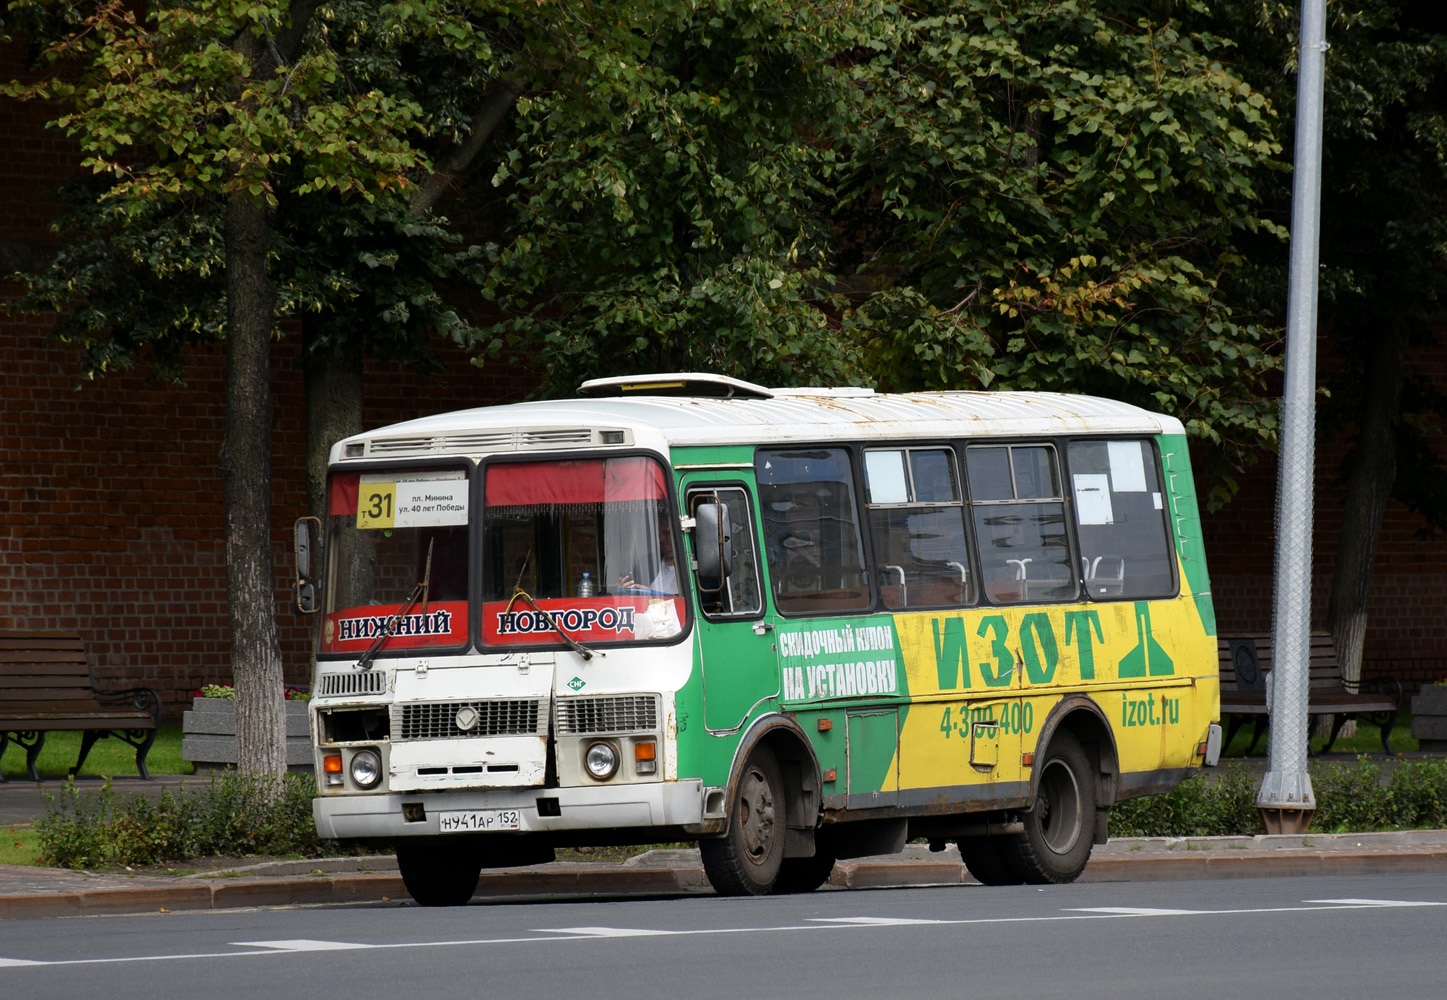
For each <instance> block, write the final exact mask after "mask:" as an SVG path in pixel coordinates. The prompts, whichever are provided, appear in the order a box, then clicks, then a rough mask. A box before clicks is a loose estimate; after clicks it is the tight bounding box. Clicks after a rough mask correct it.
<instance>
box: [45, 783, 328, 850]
mask: <svg viewBox="0 0 1447 1000" xmlns="http://www.w3.org/2000/svg"><path fill="white" fill-rule="evenodd" d="M271 791H272V787H271V786H270V784H269V783H268V782H266V781H264V780H262V779H259V778H256V777H253V776H248V775H245V774H242V773H240V772H236V771H224V772H222V773H221V774H219V775H218V776H217V777H215V778H213V779H212V780H211V781H210V782H209V783H208V784H205V785H194V786H183V787H182V788H181V789H180V790H179V791H178V792H172V791H171V790H170V789H162V791H161V795H160V797H159V798H158V799H156V800H155V801H152V800H151V799H149V798H147V797H146V796H144V795H118V794H116V792H115V790H114V789H113V787H112V786H111V784H110V782H106V784H105V785H104V786H103V787H102V788H100V789H98V790H97V791H94V792H81V791H79V790H78V789H77V788H76V787H75V785H74V783H72V782H70V781H67V782H66V783H65V784H64V785H63V786H61V789H60V792H59V794H58V795H53V796H48V799H49V802H48V805H47V812H46V815H45V816H43V817H41V818H40V819H38V820H37V821H36V823H35V832H36V839H37V840H38V841H39V843H40V858H39V860H40V862H41V864H46V865H55V866H58V867H64V868H101V867H109V866H113V865H151V864H161V863H163V862H168V861H185V860H187V859H190V858H201V857H206V856H208V855H241V856H244V855H270V856H298V855H299V856H302V857H320V856H323V855H326V854H334V853H337V845H336V844H335V843H332V842H329V841H324V840H322V839H321V838H319V837H318V836H317V833H316V827H315V825H314V824H313V822H312V809H311V800H312V796H313V794H314V791H315V789H314V785H313V781H312V778H311V776H310V775H303V774H287V775H285V777H284V780H283V781H282V784H281V787H280V789H279V790H277V792H276V794H275V795H272V794H270V792H271Z"/></svg>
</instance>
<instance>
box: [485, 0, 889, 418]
mask: <svg viewBox="0 0 1447 1000" xmlns="http://www.w3.org/2000/svg"><path fill="white" fill-rule="evenodd" d="M629 9H630V11H631V12H632V14H631V19H634V20H636V19H637V18H642V19H643V20H644V21H645V22H646V23H647V25H648V29H647V32H646V33H645V32H643V31H641V30H634V31H629V32H624V33H618V32H611V31H597V32H593V33H588V34H586V35H580V36H578V37H577V38H576V39H575V41H576V43H577V47H576V48H575V49H574V50H573V51H572V52H571V53H570V59H569V63H568V65H567V66H566V67H565V68H564V69H563V70H562V71H560V72H558V73H556V74H555V75H554V76H553V78H552V80H551V82H550V84H549V85H547V86H543V87H540V88H538V89H536V90H535V91H534V92H532V93H529V94H528V95H527V96H526V97H525V98H524V99H523V100H521V101H520V102H519V104H518V108H517V115H516V120H515V122H514V129H515V132H516V138H515V142H514V144H513V145H512V147H511V148H510V149H509V151H508V155H507V158H506V159H505V160H504V161H503V162H502V163H500V164H499V165H498V167H497V170H496V172H495V174H494V176H493V184H494V185H495V186H496V187H497V189H498V190H499V191H500V192H501V193H502V195H503V197H504V198H505V199H506V208H507V210H508V217H507V222H506V225H505V236H504V238H501V239H499V240H498V241H497V242H495V243H494V244H492V245H491V246H490V247H489V248H488V252H489V259H490V262H491V264H492V269H491V271H490V273H489V275H488V278H487V288H488V294H489V297H490V298H492V299H493V300H494V301H495V302H496V304H497V307H498V310H499V312H500V314H501V318H500V319H499V321H498V322H497V323H496V324H495V325H494V326H493V327H492V331H493V333H494V334H496V335H497V336H498V337H499V338H503V339H506V340H507V341H509V342H510V343H511V344H512V345H513V347H514V349H516V350H517V351H519V352H528V353H529V354H530V355H531V356H532V357H534V358H536V359H538V360H540V361H542V362H543V364H542V365H541V366H540V367H542V369H543V370H544V386H543V391H544V392H545V393H564V392H569V393H570V392H571V391H572V389H573V387H574V386H576V385H577V383H578V382H579V381H580V380H581V379H583V378H587V377H592V376H594V375H598V374H603V373H615V372H621V373H627V372H639V371H675V370H688V369H704V370H713V371H721V372H726V373H728V374H732V375H736V376H740V377H743V378H750V379H756V380H763V381H770V382H775V383H785V384H794V383H799V382H808V381H822V382H828V383H845V384H848V383H852V382H858V381H861V380H862V379H863V378H864V377H863V375H862V374H861V373H860V372H859V370H858V359H859V353H858V350H857V348H856V347H855V345H853V344H852V343H850V342H849V341H848V340H847V338H845V337H843V336H841V334H840V331H839V329H838V326H837V323H836V322H834V320H833V318H832V317H833V314H834V313H835V312H837V308H838V303H837V301H836V300H835V298H834V297H833V295H832V293H831V291H830V287H831V285H832V283H833V276H832V275H831V274H830V273H829V271H828V267H829V259H828V254H829V226H828V218H827V213H828V207H829V203H830V201H831V199H832V197H833V195H832V193H831V190H830V187H829V183H828V182H829V180H830V178H831V177H832V176H833V173H834V171H835V170H836V163H837V161H838V158H839V156H840V153H841V150H842V148H843V145H844V142H845V139H846V129H845V126H846V124H847V123H848V121H849V118H850V115H851V114H852V112H851V111H850V108H851V105H852V102H853V101H854V100H855V99H856V95H855V94H854V92H853V90H852V87H851V85H850V82H849V80H848V77H847V74H846V72H845V68H844V67H843V66H841V65H840V57H841V53H843V52H845V51H847V50H848V49H849V48H850V47H851V46H853V45H855V44H857V43H858V40H859V38H860V35H861V32H864V31H867V30H869V28H868V24H869V23H870V21H871V19H872V18H874V17H877V16H878V15H877V10H878V8H877V6H876V5H873V4H867V3H845V4H838V5H827V6H825V5H804V4H795V3H784V2H769V0H751V2H744V0H709V2H704V3H699V4H687V5H685V4H668V3H659V4H651V3H650V4H631V5H629ZM861 24H864V25H865V26H864V27H861Z"/></svg>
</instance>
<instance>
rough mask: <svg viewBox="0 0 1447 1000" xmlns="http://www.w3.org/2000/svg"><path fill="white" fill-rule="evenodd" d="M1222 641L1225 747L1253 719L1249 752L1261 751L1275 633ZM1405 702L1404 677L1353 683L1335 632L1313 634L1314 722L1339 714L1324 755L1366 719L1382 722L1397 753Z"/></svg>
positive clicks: (1386, 742) (1386, 744)
mask: <svg viewBox="0 0 1447 1000" xmlns="http://www.w3.org/2000/svg"><path fill="white" fill-rule="evenodd" d="M1216 643H1217V649H1218V652H1219V654H1220V662H1221V716H1222V718H1223V719H1225V718H1229V719H1230V721H1229V722H1228V724H1227V729H1226V740H1225V743H1224V746H1230V745H1231V738H1232V737H1233V736H1235V735H1236V731H1237V730H1239V729H1240V728H1241V726H1242V725H1244V724H1245V723H1246V720H1247V719H1248V718H1249V719H1251V720H1252V721H1253V724H1254V728H1253V731H1252V734H1251V745H1250V746H1249V747H1248V748H1247V750H1246V752H1247V753H1248V754H1249V753H1251V752H1252V751H1253V750H1255V749H1256V744H1257V743H1258V742H1259V741H1260V739H1261V734H1262V733H1264V732H1265V731H1266V727H1267V725H1268V723H1269V722H1270V719H1269V717H1268V715H1267V711H1266V676H1267V674H1269V673H1270V672H1271V664H1272V660H1273V657H1272V637H1271V636H1269V635H1238V636H1224V635H1223V636H1218V637H1217V640H1216ZM1353 687H1355V689H1356V690H1353ZM1401 704H1402V685H1401V682H1400V681H1398V680H1396V679H1395V678H1391V677H1374V678H1369V679H1367V680H1363V681H1361V682H1359V683H1357V684H1354V685H1348V684H1347V683H1346V681H1345V680H1343V679H1342V675H1341V665H1340V664H1339V663H1338V662H1337V656H1336V646H1335V645H1334V644H1333V642H1332V638H1331V635H1330V633H1327V632H1313V633H1312V634H1311V652H1310V655H1309V659H1308V681H1307V705H1306V713H1307V717H1308V719H1310V720H1312V721H1314V720H1315V719H1316V718H1317V717H1319V716H1324V715H1326V716H1333V717H1334V721H1333V723H1332V727H1331V734H1330V735H1329V736H1328V737H1327V741H1326V745H1325V746H1324V747H1322V752H1323V753H1326V752H1327V751H1329V750H1330V749H1331V746H1332V744H1333V743H1335V742H1336V737H1337V733H1339V732H1340V731H1341V727H1342V726H1344V725H1346V723H1347V721H1348V720H1350V719H1363V720H1365V721H1367V722H1370V723H1371V724H1372V725H1374V726H1376V727H1377V729H1378V730H1379V731H1380V732H1381V737H1382V747H1383V748H1384V749H1385V750H1386V751H1387V753H1392V752H1393V751H1392V744H1391V735H1392V726H1393V725H1395V724H1396V721H1397V712H1398V710H1399V709H1400V708H1401ZM1309 746H1310V744H1309V743H1308V747H1309Z"/></svg>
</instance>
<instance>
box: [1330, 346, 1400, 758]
mask: <svg viewBox="0 0 1447 1000" xmlns="http://www.w3.org/2000/svg"><path fill="white" fill-rule="evenodd" d="M1405 354H1406V331H1405V329H1404V328H1403V326H1402V324H1401V323H1400V322H1399V321H1398V322H1393V323H1391V324H1390V326H1389V327H1388V328H1387V329H1385V330H1383V331H1382V332H1381V338H1380V340H1378V342H1377V347H1376V349H1375V350H1374V351H1372V353H1371V355H1370V357H1369V358H1368V360H1367V372H1366V378H1365V379H1364V387H1363V398H1362V406H1361V414H1360V418H1359V422H1358V436H1357V444H1356V447H1355V449H1353V452H1352V457H1351V465H1350V471H1349V473H1348V478H1347V490H1346V498H1345V509H1344V511H1343V516H1342V531H1341V547H1340V548H1339V549H1338V551H1337V559H1336V573H1335V574H1334V575H1333V576H1332V581H1331V601H1330V603H1329V605H1328V607H1327V628H1328V629H1329V630H1330V631H1331V635H1332V641H1333V642H1334V643H1335V644H1336V651H1337V657H1338V661H1339V662H1340V664H1341V671H1342V679H1343V680H1344V681H1346V682H1347V685H1348V686H1349V687H1354V686H1355V684H1356V682H1358V681H1359V680H1360V679H1361V676H1362V649H1363V645H1364V640H1365V639H1366V634H1367V597H1368V593H1369V591H1370V589H1371V584H1372V563H1373V561H1374V560H1375V558H1376V552H1377V534H1378V532H1379V531H1380V530H1381V526H1382V515H1383V513H1384V512H1385V511H1386V507H1387V501H1388V499H1390V497H1391V495H1392V482H1393V480H1394V479H1395V478H1396V475H1397V457H1396V446H1395V435H1394V432H1393V424H1394V423H1395V422H1396V419H1397V411H1398V409H1399V407H1400V404H1401V398H1402V380H1403V375H1404V373H1403V368H1404V363H1405ZM1354 733H1355V724H1354V723H1348V724H1347V725H1346V726H1345V727H1343V729H1342V735H1346V736H1350V735H1353V734H1354Z"/></svg>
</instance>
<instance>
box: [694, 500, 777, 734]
mask: <svg viewBox="0 0 1447 1000" xmlns="http://www.w3.org/2000/svg"><path fill="white" fill-rule="evenodd" d="M710 502H717V503H718V504H719V505H720V506H721V508H722V511H723V513H724V516H723V517H722V518H721V519H720V521H721V523H722V525H723V526H724V528H725V530H726V533H727V541H726V543H725V544H726V546H727V548H728V560H729V564H730V569H729V572H728V575H727V577H726V579H724V580H723V581H718V580H706V579H700V578H699V576H698V574H697V573H695V574H694V580H693V583H694V591H695V594H696V596H697V598H698V610H699V615H698V619H697V627H696V632H695V634H696V640H695V641H696V642H697V649H698V662H699V664H700V669H701V671H702V675H703V692H704V726H705V728H706V729H707V730H708V731H709V732H711V733H729V732H736V731H737V730H738V729H740V728H742V727H743V725H744V724H745V723H746V722H747V721H748V719H749V716H750V715H751V714H752V713H753V710H754V709H755V708H756V707H757V706H758V705H759V704H760V703H761V702H766V701H771V700H774V699H777V698H778V697H779V661H778V656H777V653H776V652H775V649H774V640H775V635H774V621H773V618H772V616H770V615H767V614H766V609H765V606H764V597H763V593H764V591H763V586H762V583H761V581H762V576H761V569H760V566H759V550H758V544H757V541H756V540H757V538H758V532H757V530H756V522H755V518H754V508H753V503H752V500H751V498H750V491H749V489H748V486H747V484H745V483H743V482H727V483H725V482H718V481H708V480H706V479H705V478H700V477H693V476H691V477H689V478H688V479H687V480H686V481H685V484H684V507H685V510H686V511H687V512H688V514H689V515H690V516H692V515H693V512H694V511H695V509H696V508H697V507H698V505H699V504H700V503H710ZM690 544H691V545H693V546H694V553H693V555H694V557H695V559H696V558H697V546H698V544H699V539H698V536H697V534H696V532H695V533H690Z"/></svg>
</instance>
